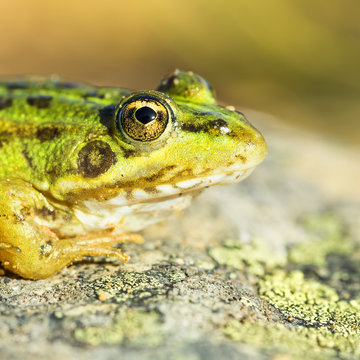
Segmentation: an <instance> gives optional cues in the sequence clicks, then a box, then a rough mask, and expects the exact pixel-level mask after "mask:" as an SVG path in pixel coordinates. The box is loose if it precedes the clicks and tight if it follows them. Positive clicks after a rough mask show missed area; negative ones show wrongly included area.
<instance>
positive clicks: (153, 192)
mask: <svg viewBox="0 0 360 360" xmlns="http://www.w3.org/2000/svg"><path fill="white" fill-rule="evenodd" d="M251 171H252V169H249V170H241V171H239V170H238V171H231V172H229V171H227V172H224V173H218V174H212V175H208V176H204V177H201V178H195V179H189V180H182V181H179V182H175V183H174V184H162V185H158V186H155V187H154V188H152V189H146V190H145V189H132V190H131V191H129V190H123V191H120V192H119V194H118V195H117V196H115V197H113V198H112V199H108V200H105V201H97V200H94V199H92V200H84V201H83V202H81V203H78V204H77V205H76V206H75V207H74V208H73V211H74V215H75V216H76V218H77V219H78V220H79V222H80V224H81V225H80V227H79V228H78V229H76V231H75V232H76V233H78V232H83V231H101V230H105V229H109V228H114V229H116V231H118V232H119V233H121V232H134V231H138V230H141V229H143V228H145V227H147V226H149V225H151V224H153V223H156V222H159V221H161V220H163V219H164V218H166V217H167V216H169V215H171V214H172V213H174V212H177V211H181V210H183V209H184V208H186V207H187V206H188V205H189V204H190V203H191V200H192V199H193V198H194V197H195V196H197V195H198V194H200V193H201V192H202V190H204V189H205V188H208V187H210V186H212V185H217V184H228V183H234V182H238V181H240V180H242V179H244V178H245V177H247V176H248V175H249V174H250V172H251ZM62 230H63V231H64V230H65V231H66V229H62ZM69 230H70V229H69Z"/></svg>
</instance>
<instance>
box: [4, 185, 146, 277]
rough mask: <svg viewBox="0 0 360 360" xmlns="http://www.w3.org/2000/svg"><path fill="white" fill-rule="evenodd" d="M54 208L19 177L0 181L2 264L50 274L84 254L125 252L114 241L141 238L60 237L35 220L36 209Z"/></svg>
mask: <svg viewBox="0 0 360 360" xmlns="http://www.w3.org/2000/svg"><path fill="white" fill-rule="evenodd" d="M37 209H42V210H43V211H44V209H46V210H48V211H49V212H54V211H55V210H54V208H53V207H52V206H51V204H49V203H48V201H47V199H46V198H45V197H44V196H43V195H42V193H41V192H39V191H37V190H36V189H35V188H34V187H32V186H31V185H30V184H28V183H26V182H23V181H21V180H14V181H11V180H10V181H7V180H1V181H0V261H1V263H2V266H3V267H4V268H5V269H7V270H9V271H11V272H13V273H15V274H17V275H20V276H21V277H23V278H27V279H43V278H46V277H49V276H51V275H53V274H55V273H57V272H58V271H60V270H61V269H63V268H64V267H66V266H68V265H69V264H71V263H72V262H74V261H77V260H81V259H82V258H83V257H84V256H112V257H116V258H118V259H120V260H121V261H122V262H126V261H127V260H128V256H127V255H125V254H123V253H122V252H121V251H120V250H119V249H116V248H114V247H113V245H114V244H119V243H123V242H126V241H135V242H140V241H141V240H142V238H141V236H139V235H135V234H115V235H112V234H111V232H110V231H108V232H107V233H106V232H105V233H102V234H99V236H96V235H94V234H93V235H92V236H83V237H74V238H59V237H58V235H57V234H55V233H54V232H53V231H51V229H50V228H49V227H47V226H44V225H40V224H39V223H38V222H37V221H36V210H37Z"/></svg>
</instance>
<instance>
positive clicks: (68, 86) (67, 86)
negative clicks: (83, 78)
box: [55, 81, 79, 89]
mask: <svg viewBox="0 0 360 360" xmlns="http://www.w3.org/2000/svg"><path fill="white" fill-rule="evenodd" d="M55 84H56V87H57V88H59V89H76V88H77V87H79V85H78V84H76V83H71V82H65V81H59V82H56V83H55Z"/></svg>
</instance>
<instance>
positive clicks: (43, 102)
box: [26, 95, 52, 109]
mask: <svg viewBox="0 0 360 360" xmlns="http://www.w3.org/2000/svg"><path fill="white" fill-rule="evenodd" d="M26 100H27V102H28V104H29V105H31V106H36V107H37V108H39V109H46V108H48V107H49V106H50V103H51V100H52V96H50V95H38V96H29V97H28V98H27V99H26Z"/></svg>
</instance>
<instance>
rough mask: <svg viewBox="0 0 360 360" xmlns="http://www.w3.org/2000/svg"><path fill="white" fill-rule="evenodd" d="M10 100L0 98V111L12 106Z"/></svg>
mask: <svg viewBox="0 0 360 360" xmlns="http://www.w3.org/2000/svg"><path fill="white" fill-rule="evenodd" d="M12 102H13V100H12V99H4V98H0V110H3V109H6V108H8V107H10V106H11V105H12Z"/></svg>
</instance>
